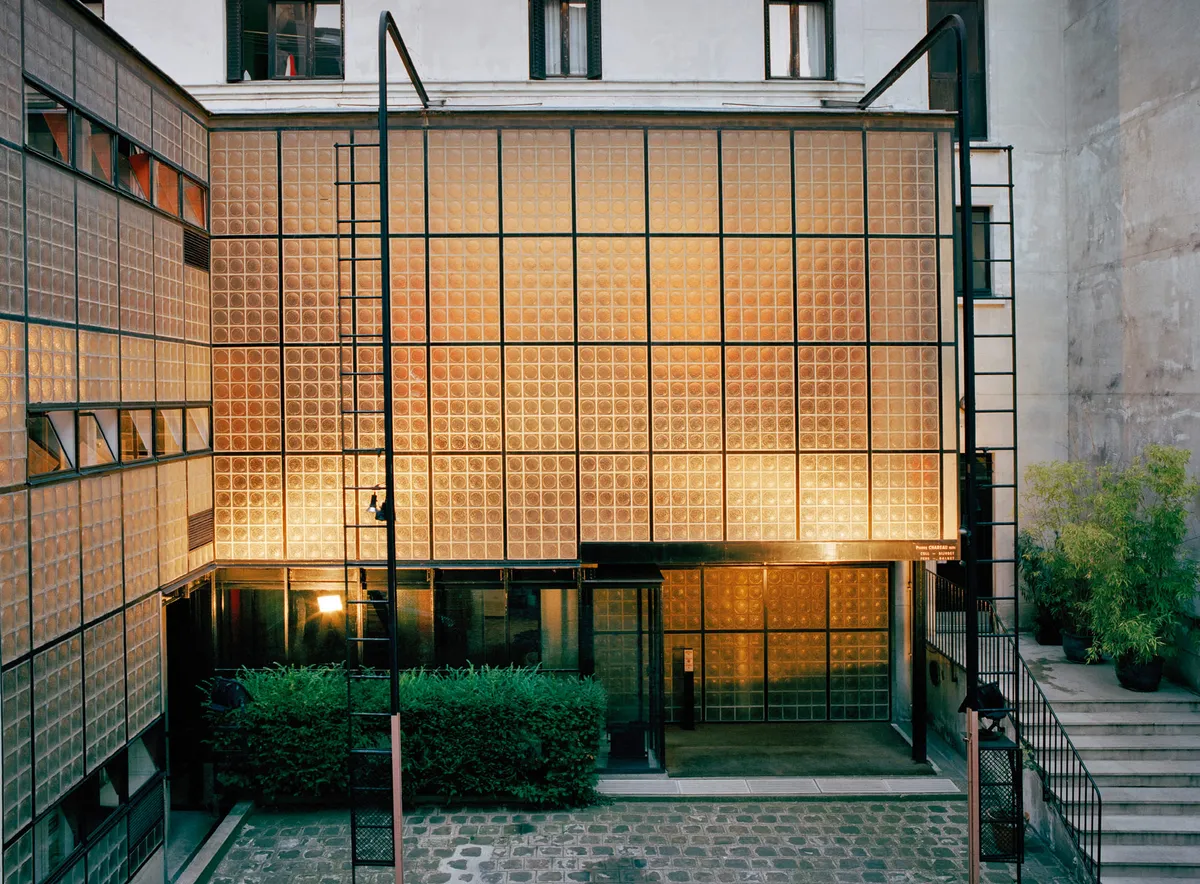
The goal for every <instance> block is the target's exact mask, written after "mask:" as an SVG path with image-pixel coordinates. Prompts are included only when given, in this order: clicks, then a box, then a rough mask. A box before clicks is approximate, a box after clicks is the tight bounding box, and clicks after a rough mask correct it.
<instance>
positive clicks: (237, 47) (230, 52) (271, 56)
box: [225, 0, 346, 83]
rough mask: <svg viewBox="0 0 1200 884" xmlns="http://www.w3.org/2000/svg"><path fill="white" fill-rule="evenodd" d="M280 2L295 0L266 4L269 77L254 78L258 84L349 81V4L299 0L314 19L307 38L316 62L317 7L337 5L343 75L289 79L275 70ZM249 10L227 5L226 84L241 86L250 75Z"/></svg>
mask: <svg viewBox="0 0 1200 884" xmlns="http://www.w3.org/2000/svg"><path fill="white" fill-rule="evenodd" d="M280 2H292V0H265V3H266V7H267V25H266V27H267V32H266V38H267V46H266V52H267V75H266V77H252V78H251V79H252V80H253V81H254V82H259V83H261V82H264V81H268V80H285V81H292V80H331V81H339V80H345V79H346V4H345V2H344V0H296V2H304V4H305V6H306V7H308V9H309V12H310V15H309V17H308V20H309V22H310V25H309V33H308V34H307V35H306V39H307V42H308V48H309V50H310V57H312V58H313V59H314V61H315V58H316V46H315V40H316V30H315V26H313V25H312V24H311V23H312V22H313V20H314V15H313V14H312V13H314V12H315V8H316V7H317V6H333V5H334V4H336V5H337V7H338V11H339V14H340V20H341V35H342V41H341V53H340V54H339V56H338V66H339V68H340V69H341V73H338V74H325V75H320V76H318V75H316V74H304V75H301V74H296V75H293V76H288V75H287V74H286V72H284V73H281V72H280V71H277V70H276V69H275V49H276V36H277V35H276V33H275V26H274V21H275V6H276V5H277V4H278V3H280ZM245 6H246V0H227V2H226V4H225V16H226V20H225V21H226V35H225V36H226V47H225V49H226V80H227V81H228V82H230V83H236V82H241V81H242V80H243V79H244V78H245V73H246V72H248V71H249V67H248V66H247V58H246V52H245V48H244V45H245V44H244V42H243V41H244V40H245V35H246V28H245V21H246V16H245Z"/></svg>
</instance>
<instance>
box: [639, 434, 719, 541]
mask: <svg viewBox="0 0 1200 884" xmlns="http://www.w3.org/2000/svg"><path fill="white" fill-rule="evenodd" d="M723 503H724V500H723V497H722V488H721V455H719V454H656V455H654V539H655V541H672V540H721V539H722V536H721V535H722V527H723V525H722V521H723V518H722V517H723V512H722V510H723Z"/></svg>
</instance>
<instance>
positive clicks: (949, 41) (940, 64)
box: [928, 0, 988, 141]
mask: <svg viewBox="0 0 1200 884" xmlns="http://www.w3.org/2000/svg"><path fill="white" fill-rule="evenodd" d="M928 10H929V25H930V26H931V27H932V26H933V25H935V24H937V23H938V22H939V21H941V20H942V19H943V18H945V17H946V16H947V15H951V14H957V15H961V16H962V19H963V24H965V25H966V26H967V71H966V73H967V102H968V104H967V108H968V110H969V111H970V113H969V115H968V117H969V120H968V122H969V125H970V127H971V131H970V133H968V134H969V136H970V138H971V140H972V141H982V140H984V139H986V138H987V137H988V119H987V67H986V65H985V58H984V44H985V42H986V41H985V39H984V9H983V3H982V0H929V5H928ZM929 106H930V107H931V108H933V109H934V110H947V111H956V110H958V57H957V46H956V45H955V42H954V39H953V38H952V37H950V35H948V34H947V35H946V36H944V37H942V38H941V39H940V40H938V41H937V42H936V43H934V44H933V47H932V48H931V49H930V50H929Z"/></svg>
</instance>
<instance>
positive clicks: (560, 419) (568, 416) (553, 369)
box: [504, 347, 575, 451]
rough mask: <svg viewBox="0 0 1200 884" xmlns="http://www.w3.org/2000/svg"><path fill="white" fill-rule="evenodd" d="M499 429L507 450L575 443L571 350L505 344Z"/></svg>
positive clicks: (563, 448) (570, 446)
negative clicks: (502, 431) (501, 431)
mask: <svg viewBox="0 0 1200 884" xmlns="http://www.w3.org/2000/svg"><path fill="white" fill-rule="evenodd" d="M504 430H505V438H506V440H507V442H506V444H507V447H508V450H509V451H573V450H574V449H575V351H574V350H573V349H572V348H571V347H505V348H504Z"/></svg>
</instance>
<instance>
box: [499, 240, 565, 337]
mask: <svg viewBox="0 0 1200 884" xmlns="http://www.w3.org/2000/svg"><path fill="white" fill-rule="evenodd" d="M571 248H572V247H571V240H570V239H567V238H564V237H555V238H549V237H547V238H538V237H519V238H516V239H506V240H505V241H504V340H505V341H508V342H510V343H512V342H517V341H529V342H535V341H547V342H550V341H573V340H574V339H575V307H574V299H575V292H574V279H573V271H572V264H573V260H572V256H571Z"/></svg>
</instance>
